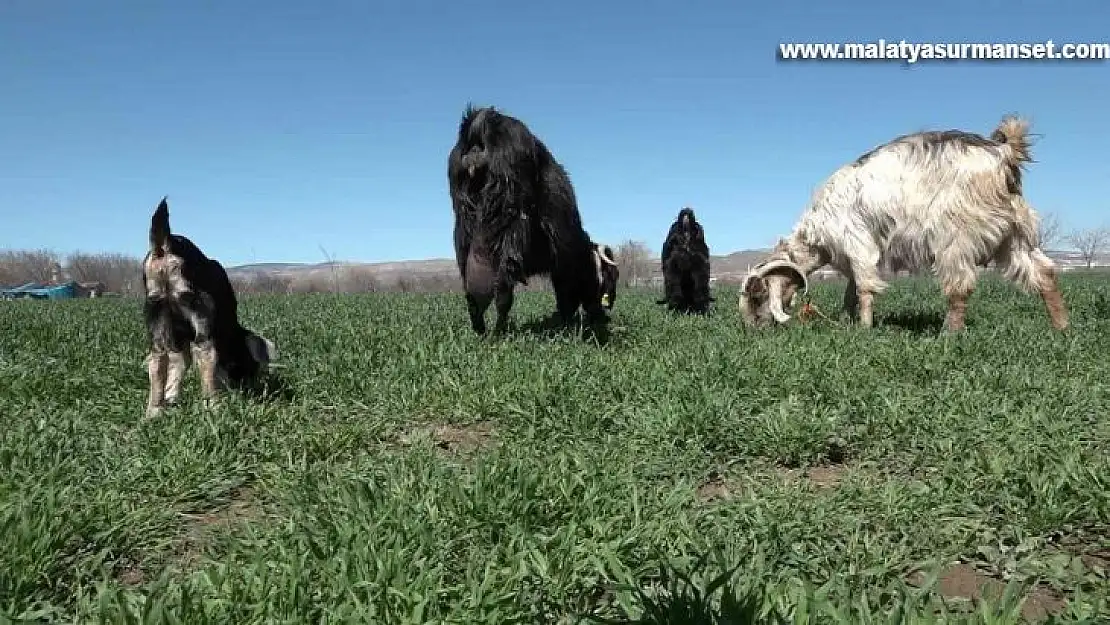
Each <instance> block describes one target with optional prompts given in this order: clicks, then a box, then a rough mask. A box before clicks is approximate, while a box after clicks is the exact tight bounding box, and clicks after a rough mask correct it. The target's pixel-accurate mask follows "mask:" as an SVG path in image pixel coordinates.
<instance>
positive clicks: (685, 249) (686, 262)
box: [656, 207, 715, 314]
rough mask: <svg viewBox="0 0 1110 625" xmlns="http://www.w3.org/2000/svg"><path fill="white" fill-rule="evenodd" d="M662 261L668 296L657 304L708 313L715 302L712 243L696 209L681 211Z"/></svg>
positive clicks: (667, 242) (668, 237) (689, 311)
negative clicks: (711, 290)
mask: <svg viewBox="0 0 1110 625" xmlns="http://www.w3.org/2000/svg"><path fill="white" fill-rule="evenodd" d="M662 262H663V292H664V299H661V300H659V301H658V302H656V303H658V304H666V305H667V308H668V309H670V310H673V311H678V312H684V313H699V314H704V313H706V312H708V311H709V303H710V302H712V301H715V300H714V298H713V297H712V296H711V295H710V293H709V246H708V245H706V243H705V233H704V231H703V230H702V227H701V224H699V223H698V221H697V219H696V218H695V217H694V211H693V209H691V208H689V207H687V208H683V209H682V210H680V211H679V212H678V217H677V218H675V220H674V223H673V224H671V228H670V230H669V231H668V232H667V239H666V241H664V242H663V254H662Z"/></svg>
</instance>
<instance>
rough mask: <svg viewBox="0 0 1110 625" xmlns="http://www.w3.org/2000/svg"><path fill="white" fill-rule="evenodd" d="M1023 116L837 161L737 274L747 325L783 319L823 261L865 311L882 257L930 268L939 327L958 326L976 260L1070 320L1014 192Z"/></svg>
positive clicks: (1064, 321) (1021, 159)
mask: <svg viewBox="0 0 1110 625" xmlns="http://www.w3.org/2000/svg"><path fill="white" fill-rule="evenodd" d="M1027 133H1028V122H1026V121H1024V120H1022V119H1020V118H1018V117H1014V116H1007V117H1005V118H1003V120H1002V122H1001V123H1000V124H999V125H998V127H997V128H996V129H995V131H994V132H993V133H992V134H991V136H990V137H989V138H987V137H983V136H981V135H978V134H972V133H969V132H963V131H959V130H948V131H940V132H938V131H933V132H921V133H916V134H911V135H906V136H902V137H898V138H896V139H894V140H893V141H891V142H889V143H886V144H884V145H881V146H879V147H877V148H875V149H874V150H871V151H870V152H868V153H866V154H864V155H863V156H861V157H859V158H858V159H857V160H856V161H855V162H852V163H849V164H847V165H844V166H843V167H841V168H840V169H838V170H836V172H834V173H833V174H832V175H831V176H830V177H829V178H828V180H826V181H825V183H824V184H823V185H822V186H821V187H820V188H819V189H817V190H816V191H815V192H814V194H813V197H812V199H811V200H810V204H809V207H808V209H807V210H806V211H805V213H804V214H803V215H802V217H801V219H800V220H799V221H798V223H797V225H796V226H795V227H794V231H793V232H792V233H791V234H790V235H789V236H788V237H787V238H785V239H780V240H779V242H778V244H777V245H776V246H775V248H774V250H773V251H772V253H771V254H770V256H769V257H768V258H767V259H765V260H764V261H763V262H762V263H761V264H760V265H758V266H756V267H755V268H754V269H753V270H752V271H750V272H749V274H748V276H746V277H745V279H744V281H743V286H742V289H741V295H740V312H741V314H742V316H743V318H744V321H745V323H746V324H748V325H753V326H754V325H763V324H766V323H769V322H772V321H773V322H777V323H785V322H787V321H788V320H789V319H790V316H789V315H788V314H786V312H785V310H784V309H785V307H787V306H789V305H790V304H791V303H792V301H793V299H794V296H795V295H796V293H797V292H798V291H799V290H801V291H802V292H803V293H804V292H805V290H806V287H807V284H806V277H807V276H808V275H809V274H810V273H812V272H814V271H816V270H817V269H819V268H821V267H822V266H824V265H831V266H832V267H834V268H835V269H837V270H838V271H839V272H840V273H842V274H844V275H845V276H846V277H847V278H848V287H847V289H846V290H845V293H844V309H845V311H846V312H847V313H848V314H849V315H850V316H851V317H853V318H856V319H858V321H859V323H860V325H862V326H864V327H871V326H872V324H873V321H874V312H873V303H872V302H873V299H874V296H875V294H876V293H881V292H883V291H884V290H885V289H886V288H887V284H886V282H884V281H883V280H882V279H881V277H880V276H879V269H878V268H879V265H880V263H881V262H882V261H883V260H893V261H896V262H897V263H898V264H900V265H902V266H904V267H907V268H918V267H924V266H931V267H932V270H933V272H934V273H935V274H936V276H937V278H938V279H939V280H940V283H941V286H942V287H943V290H944V294H945V296H946V297H947V299H948V313H947V316H946V318H945V327H946V328H947V330H948V331H958V330H961V329H963V327H964V317H965V314H966V310H967V300H968V298H969V297H970V296H971V294H972V292H973V291H974V289H975V283H976V279H977V271H976V268H977V267H978V266H985V265H987V264H988V263H989V262H991V261H994V263H995V264H996V265H997V267H998V268H999V270H1001V272H1002V273H1003V275H1005V276H1006V278H1007V279H1009V280H1011V281H1013V282H1014V283H1016V284H1018V285H1019V286H1020V287H1021V288H1023V289H1024V290H1026V291H1037V292H1039V293H1040V295H1041V297H1042V299H1043V300H1044V304H1045V308H1046V309H1047V311H1048V316H1049V318H1050V320H1051V324H1052V326H1053V327H1054V328H1056V329H1060V330H1063V329H1065V328H1067V326H1068V311H1067V307H1066V306H1065V304H1064V300H1063V297H1062V296H1061V295H1060V290H1059V287H1058V285H1057V275H1056V274H1057V269H1056V265H1055V263H1053V261H1052V259H1050V258H1049V257H1048V256H1047V255H1045V253H1044V252H1043V251H1042V250H1041V248H1040V241H1039V240H1038V239H1039V237H1038V233H1037V226H1038V217H1037V213H1036V211H1034V210H1033V208H1032V207H1031V206H1030V205H1029V204H1028V203H1027V202H1026V201H1025V198H1024V196H1023V195H1022V168H1023V164H1024V163H1027V162H1031V161H1032V158H1031V154H1030V142H1029V139H1028V136H1027Z"/></svg>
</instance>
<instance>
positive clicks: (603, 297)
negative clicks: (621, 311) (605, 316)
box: [601, 293, 609, 306]
mask: <svg viewBox="0 0 1110 625" xmlns="http://www.w3.org/2000/svg"><path fill="white" fill-rule="evenodd" d="M601 305H602V306H608V305H609V294H608V293H602V294H601Z"/></svg>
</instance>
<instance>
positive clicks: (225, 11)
mask: <svg viewBox="0 0 1110 625" xmlns="http://www.w3.org/2000/svg"><path fill="white" fill-rule="evenodd" d="M745 7H746V8H745ZM1108 26H1110V3H1107V2H1106V1H1105V0H1072V1H1065V0H1057V1H1051V2H1050V1H1044V0H1028V1H1026V2H1014V1H1013V0H1006V1H1001V0H974V1H973V0H957V1H952V0H934V1H932V2H929V3H913V4H912V5H906V4H904V3H897V2H889V0H883V1H881V2H875V1H870V0H868V1H856V2H849V3H843V2H835V3H834V2H818V1H816V0H814V1H810V2H797V1H789V0H783V1H777V2H767V3H757V2H751V3H747V2H737V1H736V0H720V1H713V2H708V1H698V0H689V1H677V0H676V1H673V2H662V1H652V0H640V1H633V0H611V1H600V0H599V1H597V2H585V1H579V0H564V1H563V2H557V3H547V2H537V3H528V2H519V1H516V2H508V1H504V0H491V1H489V2H484V3H471V2H426V1H422V0H410V1H408V2H385V1H379V2H374V1H373V0H361V1H356V0H346V1H340V0H319V1H313V2H305V1H299V2H293V1H292V0H265V1H261V0H237V1H236V2H216V1H215V0H208V1H199V2H171V1H169V0H162V1H151V0H101V1H100V2H78V1H76V0H69V1H64V0H57V1H53V2H49V1H43V0H4V1H3V2H0V59H2V60H0V86H2V87H0V94H2V95H0V137H2V139H0V141H2V143H0V146H2V149H0V248H13V247H14V248H39V247H47V248H53V249H56V250H59V251H64V252H68V251H72V250H74V249H81V250H86V251H118V252H125V253H131V254H135V255H141V254H142V253H144V252H145V245H146V229H147V227H148V223H149V216H150V213H151V211H152V210H153V209H154V206H155V205H156V203H157V202H158V200H159V199H160V198H161V197H162V196H163V195H168V196H169V198H170V211H171V222H172V224H173V227H174V229H175V230H176V231H178V232H182V233H184V234H187V235H189V236H190V237H192V238H193V240H194V241H196V242H197V243H198V244H200V245H201V247H202V248H203V249H204V250H205V251H206V252H208V253H209V255H211V256H213V257H215V258H218V259H220V260H221V261H223V262H224V263H225V264H227V265H235V264H240V263H248V262H266V261H270V262H320V261H322V260H325V257H324V252H323V251H321V248H323V249H324V250H326V251H327V253H328V254H329V255H330V256H331V257H333V258H337V259H343V260H353V261H370V262H372V261H382V260H399V259H414V258H426V257H448V256H450V255H451V253H452V248H451V223H452V221H451V207H450V200H449V198H448V194H447V173H446V167H447V153H448V151H449V150H450V148H451V145H452V143H453V142H454V139H455V135H456V131H457V127H458V121H459V117H460V115H461V113H462V111H463V108H464V107H465V105H466V103H467V102H468V101H473V102H475V103H477V104H494V105H497V106H498V107H500V108H502V109H503V110H504V111H505V112H507V113H510V114H512V115H515V116H518V117H520V118H521V119H523V120H524V121H525V123H527V124H528V125H529V126H530V127H531V128H532V129H533V131H534V132H536V133H537V134H538V135H539V136H540V137H541V138H542V139H543V140H544V142H545V143H547V145H548V146H549V147H550V148H551V149H552V151H553V152H554V154H555V156H556V158H558V159H559V160H560V161H562V163H563V164H564V165H565V166H566V167H567V169H568V170H569V172H570V174H571V179H572V181H573V182H574V184H575V188H576V191H577V194H578V200H579V207H580V210H581V212H582V215H583V219H584V221H585V224H586V227H587V229H588V230H589V231H590V233H591V235H592V236H593V237H594V238H595V239H596V240H603V241H610V242H613V243H616V242H618V241H620V240H622V239H626V238H634V239H640V240H644V241H646V242H647V243H648V244H649V245H650V246H651V248H652V249H653V250H658V249H659V246H660V244H661V242H662V239H663V237H664V235H665V234H666V231H667V227H668V225H669V223H670V221H671V220H672V219H673V218H674V216H675V214H676V213H677V212H678V210H679V209H680V208H681V207H682V206H683V205H691V206H693V207H694V208H695V210H696V211H697V213H698V215H699V217H700V219H701V220H702V221H703V223H704V225H705V228H706V236H707V238H708V239H709V244H710V246H711V248H712V251H713V252H714V253H728V252H731V251H734V250H737V249H743V248H751V247H762V246H766V245H770V244H772V243H773V242H774V241H775V239H776V238H777V237H778V236H779V235H782V234H785V233H787V232H788V231H789V230H790V228H791V226H792V225H793V223H794V221H795V220H796V218H797V216H798V215H799V214H800V212H801V210H802V209H803V207H804V205H805V202H806V201H807V199H808V198H809V195H810V193H811V192H812V190H813V188H814V186H815V185H817V184H818V183H819V182H820V181H821V180H822V179H823V178H825V177H826V176H827V175H828V174H829V173H831V172H832V171H833V170H834V169H835V168H836V167H838V166H839V165H841V164H842V163H844V162H845V161H847V160H850V159H853V158H855V157H856V156H857V155H859V154H860V153H862V152H864V151H866V150H868V149H870V148H871V147H873V146H874V145H877V144H879V143H882V142H884V141H886V140H888V139H890V138H892V137H893V136H895V135H899V134H903V133H906V132H912V131H915V130H921V129H927V128H928V129H941V128H962V129H966V130H973V131H978V132H982V133H989V132H990V131H991V130H992V129H993V128H994V126H995V124H996V123H997V122H998V120H999V119H1000V118H1001V116H1002V115H1003V114H1005V113H1008V112H1019V113H1022V114H1024V115H1027V116H1029V117H1030V118H1031V119H1032V121H1033V131H1034V132H1038V133H1041V134H1042V135H1043V136H1042V137H1040V139H1039V141H1038V143H1037V144H1036V146H1035V148H1034V157H1035V158H1036V159H1037V160H1038V161H1039V162H1037V163H1035V164H1033V165H1032V166H1031V168H1030V172H1029V173H1028V175H1027V177H1026V193H1027V195H1028V197H1029V198H1030V200H1031V201H1032V203H1033V204H1034V206H1035V207H1037V208H1038V209H1039V210H1041V211H1051V212H1054V213H1056V214H1057V215H1059V217H1060V219H1061V220H1062V221H1063V222H1064V223H1065V225H1066V226H1067V227H1068V228H1073V227H1089V226H1095V225H1101V224H1103V223H1106V222H1107V221H1110V210H1108V209H1110V200H1108V199H1107V198H1108V196H1110V193H1108V191H1110V189H1108V186H1110V160H1108V159H1107V157H1106V145H1107V143H1108V139H1110V123H1108V121H1107V119H1108V117H1107V115H1108V114H1107V112H1106V111H1107V109H1106V106H1107V104H1106V103H1107V102H1108V101H1110V62H1100V63H1091V62H1068V61H1057V62H1022V61H1013V62H994V63H991V62H979V63H972V62H956V63H950V62H935V61H934V62H928V61H922V62H919V63H917V64H916V65H914V66H912V67H910V68H908V69H907V68H906V67H905V66H903V65H902V64H901V63H899V62H891V61H886V62H884V61H873V62H863V63H852V62H814V61H805V62H779V61H777V60H776V51H777V48H778V44H779V43H781V42H790V41H799V42H824V41H828V42H836V41H841V42H845V41H873V40H876V39H879V38H885V39H887V40H899V39H906V40H909V41H914V42H995V41H998V42H1017V41H1043V40H1046V39H1053V40H1054V41H1056V42H1057V44H1060V43H1064V42H1097V41H1108V40H1110V31H1108V30H1107V27H1108Z"/></svg>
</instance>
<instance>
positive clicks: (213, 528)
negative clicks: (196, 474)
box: [177, 487, 263, 568]
mask: <svg viewBox="0 0 1110 625" xmlns="http://www.w3.org/2000/svg"><path fill="white" fill-rule="evenodd" d="M262 514H263V511H262V507H261V505H260V503H259V501H258V498H257V497H256V496H255V494H254V492H253V491H252V490H251V489H250V488H247V487H240V488H235V489H233V490H231V491H230V492H229V493H228V495H227V497H226V502H225V503H223V505H220V506H218V507H216V508H214V509H212V510H206V511H204V512H189V513H182V514H181V516H182V518H184V519H185V532H184V537H183V540H182V543H181V545H180V547H179V548H178V553H177V556H178V560H179V562H180V563H181V564H182V566H184V567H186V568H191V567H192V565H194V564H195V563H196V562H197V561H199V560H200V554H201V553H202V552H203V550H204V547H205V546H207V545H208V544H209V543H210V542H211V540H212V536H213V534H215V533H217V532H219V531H222V530H228V529H231V528H232V527H233V526H235V525H237V524H239V523H242V522H244V521H247V520H250V519H255V518H259V517H261V516H262Z"/></svg>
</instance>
